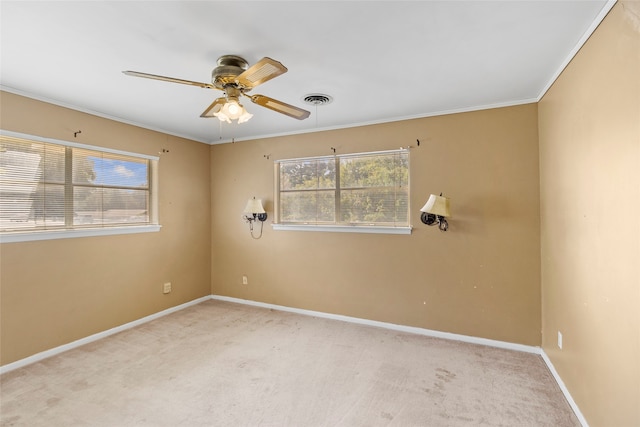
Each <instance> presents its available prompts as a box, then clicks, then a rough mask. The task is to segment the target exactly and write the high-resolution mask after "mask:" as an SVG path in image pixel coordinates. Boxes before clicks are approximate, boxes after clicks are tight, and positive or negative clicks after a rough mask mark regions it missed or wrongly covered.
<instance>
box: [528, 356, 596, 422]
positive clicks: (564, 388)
mask: <svg viewBox="0 0 640 427" xmlns="http://www.w3.org/2000/svg"><path fill="white" fill-rule="evenodd" d="M540 356H542V360H544V363H545V364H546V365H547V368H549V371H550V372H551V375H553V378H554V379H555V380H556V383H558V387H560V390H562V394H564V397H565V398H566V399H567V402H569V406H571V409H573V412H574V413H575V414H576V417H578V421H580V424H581V425H582V427H589V423H587V420H586V419H585V418H584V415H582V412H581V411H580V408H579V407H578V404H577V403H576V402H575V400H573V397H571V393H569V389H567V386H565V385H564V381H562V378H561V377H560V374H558V371H556V368H555V367H554V366H553V363H551V359H549V356H547V353H546V352H545V351H544V350H543V349H540Z"/></svg>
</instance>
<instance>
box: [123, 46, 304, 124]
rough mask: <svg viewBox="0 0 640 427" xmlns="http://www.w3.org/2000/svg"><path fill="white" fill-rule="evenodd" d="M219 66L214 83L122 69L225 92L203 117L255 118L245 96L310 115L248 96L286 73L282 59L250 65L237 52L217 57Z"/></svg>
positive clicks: (293, 113)
mask: <svg viewBox="0 0 640 427" xmlns="http://www.w3.org/2000/svg"><path fill="white" fill-rule="evenodd" d="M217 64H218V66H217V67H216V68H214V69H213V71H212V73H211V83H200V82H194V81H191V80H182V79H176V78H173V77H165V76H158V75H156V74H147V73H141V72H138V71H123V73H124V74H126V75H128V76H134V77H144V78H147V79H155V80H163V81H166V82H172V83H181V84H186V85H191V86H198V87H202V88H205V89H217V90H221V91H223V92H224V94H225V95H224V96H222V97H220V98H217V99H216V100H215V101H213V103H212V104H211V105H209V107H207V109H206V110H204V112H203V113H202V114H201V115H200V117H205V118H206V117H217V118H218V119H220V121H226V122H228V123H231V120H238V123H243V122H246V121H247V120H249V119H250V118H251V117H253V114H250V113H248V112H247V110H245V108H244V107H243V106H242V104H240V97H241V96H242V95H244V96H246V97H247V98H249V99H250V100H251V101H252V102H253V103H254V104H258V105H261V106H263V107H266V108H269V109H271V110H273V111H277V112H278V113H282V114H285V115H287V116H289V117H293V118H294V119H298V120H303V119H306V118H307V117H309V114H310V113H309V111H307V110H303V109H301V108H298V107H295V106H293V105H290V104H287V103H284V102H282V101H278V100H276V99H273V98H269V97H268V96H264V95H249V94H248V93H247V92H249V91H250V90H251V89H253V88H254V87H256V86H258V85H260V84H262V83H264V82H266V81H268V80H271V79H273V78H274V77H278V76H279V75H281V74H284V73H286V72H287V68H286V67H285V66H284V65H282V64H281V63H280V62H278V61H276V60H273V59H271V58H267V57H265V58H262V59H261V60H260V61H258V62H257V63H255V64H254V65H252V66H251V67H249V64H248V63H247V61H246V60H245V59H244V58H241V57H240V56H236V55H223V56H221V57H220V58H218V62H217Z"/></svg>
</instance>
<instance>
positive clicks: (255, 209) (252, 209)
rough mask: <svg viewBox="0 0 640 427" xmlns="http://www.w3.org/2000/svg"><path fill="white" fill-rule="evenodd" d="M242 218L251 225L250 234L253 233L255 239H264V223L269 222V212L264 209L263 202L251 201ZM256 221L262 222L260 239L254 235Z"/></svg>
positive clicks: (248, 202) (254, 199)
mask: <svg viewBox="0 0 640 427" xmlns="http://www.w3.org/2000/svg"><path fill="white" fill-rule="evenodd" d="M242 217H243V218H244V220H245V221H246V222H248V223H249V232H250V233H251V237H253V238H254V239H259V238H260V237H262V227H263V226H264V222H265V221H266V220H267V212H266V211H265V210H264V208H263V207H262V200H261V199H256V198H255V197H254V198H253V199H249V201H247V206H245V208H244V212H243V215H242ZM255 221H260V235H259V236H258V237H256V236H254V235H253V223H254V222H255Z"/></svg>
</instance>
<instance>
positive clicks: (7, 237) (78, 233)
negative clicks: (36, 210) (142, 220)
mask: <svg viewBox="0 0 640 427" xmlns="http://www.w3.org/2000/svg"><path fill="white" fill-rule="evenodd" d="M161 227H162V226H161V225H159V224H149V225H131V226H126V227H104V228H76V229H68V230H45V231H40V230H36V231H25V232H6V233H0V243H17V242H33V241H36V240H54V239H70V238H76V237H92V236H113V235H116V234H135V233H153V232H157V231H160V228H161Z"/></svg>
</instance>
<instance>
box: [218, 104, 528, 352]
mask: <svg viewBox="0 0 640 427" xmlns="http://www.w3.org/2000/svg"><path fill="white" fill-rule="evenodd" d="M265 114H268V113H265ZM416 139H420V141H421V145H420V147H417V146H416V145H417V144H416ZM408 145H411V146H413V147H414V148H412V149H411V153H410V158H411V214H412V224H413V226H414V227H415V228H414V230H413V233H412V234H411V235H408V236H407V235H377V234H353V233H320V232H296V231H274V230H272V228H271V226H270V225H269V224H270V223H271V220H272V218H273V208H274V207H273V185H274V183H273V170H274V165H273V161H274V160H276V159H283V158H292V157H307V156H317V155H328V154H331V150H330V148H331V147H335V148H337V153H339V154H340V153H342V154H344V153H353V152H365V151H375V150H387V149H395V148H399V147H401V146H404V147H406V146H408ZM265 155H270V159H266V158H265V157H264V156H265ZM211 168H212V174H211V175H212V184H211V185H212V195H213V196H212V200H213V201H214V203H213V206H212V218H213V220H212V221H213V222H212V250H213V254H212V256H213V262H212V293H213V294H218V295H224V296H231V297H236V298H243V299H249V300H256V301H262V302H267V303H272V304H279V305H284V306H289V307H298V308H303V309H310V310H317V311H322V312H328V313H336V314H342V315H348V316H355V317H359V318H366V319H374V320H378V321H384V322H391V323H396V324H402V325H411V326H417V327H422V328H429V329H434V330H439V331H447V332H453V333H458V334H466V335H472V336H477V337H485V338H490V339H497V340H504V341H509V342H515V343H522V344H528V345H540V244H539V231H540V228H539V174H538V135H537V106H536V105H535V104H529V105H524V106H518V107H511V108H502V109H494V110H485V111H479V112H472V113H465V114H455V115H448V116H440V117H433V118H424V119H416V120H410V121H403V122H396V123H388V124H381V125H372V126H366V127H359V128H351V129H344V130H335V131H326V132H318V133H311V134H303V135H296V136H287V137H278V138H269V139H260V140H254V141H246V142H236V143H234V144H223V145H216V146H212V148H211ZM440 192H443V193H444V195H446V196H449V197H450V198H451V204H452V207H451V209H452V215H453V218H451V220H450V221H449V224H450V229H449V231H448V232H446V233H443V232H440V231H439V230H438V229H437V228H436V227H428V226H426V225H424V224H422V223H421V222H420V218H419V209H420V208H421V207H422V205H423V204H424V203H425V202H426V200H427V198H428V196H429V194H430V193H440ZM252 196H256V197H258V198H262V199H263V201H264V202H266V203H265V204H266V206H265V208H266V210H267V211H268V213H269V215H270V217H269V219H268V220H267V222H266V223H265V229H264V235H263V237H262V238H261V239H260V240H254V239H252V238H251V236H250V235H249V229H248V225H247V224H245V223H244V222H243V221H242V220H241V213H242V210H243V208H244V206H245V204H246V201H247V199H248V198H250V197H252ZM245 274H246V275H247V276H248V279H249V284H248V285H242V284H241V283H242V275H245Z"/></svg>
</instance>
